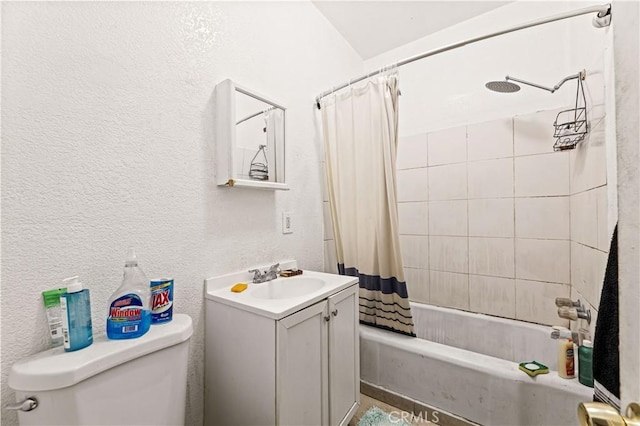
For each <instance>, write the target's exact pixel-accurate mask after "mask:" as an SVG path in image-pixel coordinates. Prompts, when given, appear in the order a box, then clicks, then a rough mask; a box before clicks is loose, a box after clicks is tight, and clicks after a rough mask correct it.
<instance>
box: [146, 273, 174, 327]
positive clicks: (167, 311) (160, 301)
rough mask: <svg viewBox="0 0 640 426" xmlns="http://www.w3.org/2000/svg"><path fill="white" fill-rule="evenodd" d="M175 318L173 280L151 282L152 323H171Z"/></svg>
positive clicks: (164, 279)
mask: <svg viewBox="0 0 640 426" xmlns="http://www.w3.org/2000/svg"><path fill="white" fill-rule="evenodd" d="M172 318H173V279H170V278H163V279H157V280H151V323H152V324H158V323H162V322H169V321H171V319H172Z"/></svg>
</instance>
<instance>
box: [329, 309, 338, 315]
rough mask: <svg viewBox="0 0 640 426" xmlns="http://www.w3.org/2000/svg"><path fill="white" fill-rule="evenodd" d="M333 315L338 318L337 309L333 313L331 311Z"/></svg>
mask: <svg viewBox="0 0 640 426" xmlns="http://www.w3.org/2000/svg"><path fill="white" fill-rule="evenodd" d="M331 314H332V315H333V316H334V317H337V316H338V310H337V309H334V310H333V311H331Z"/></svg>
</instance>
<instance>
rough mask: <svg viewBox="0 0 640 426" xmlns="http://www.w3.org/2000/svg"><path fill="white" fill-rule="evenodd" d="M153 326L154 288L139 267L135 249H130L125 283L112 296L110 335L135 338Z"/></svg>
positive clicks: (109, 320) (125, 271)
mask: <svg viewBox="0 0 640 426" xmlns="http://www.w3.org/2000/svg"><path fill="white" fill-rule="evenodd" d="M149 327H151V291H150V289H149V280H148V279H147V277H146V276H145V275H144V272H142V269H140V267H139V266H138V259H137V258H136V254H135V251H134V250H133V249H129V254H128V255H127V260H126V262H125V264H124V278H123V280H122V285H121V286H120V287H118V289H117V290H116V291H115V293H113V294H112V295H111V297H110V298H109V313H108V314H107V337H108V338H109V339H133V338H136V337H140V336H142V335H144V334H145V333H146V332H147V331H149Z"/></svg>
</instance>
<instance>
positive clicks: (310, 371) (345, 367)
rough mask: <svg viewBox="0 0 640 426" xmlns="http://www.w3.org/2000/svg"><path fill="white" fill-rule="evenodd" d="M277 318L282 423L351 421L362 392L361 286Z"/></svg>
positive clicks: (280, 418)
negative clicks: (359, 334) (360, 366)
mask: <svg viewBox="0 0 640 426" xmlns="http://www.w3.org/2000/svg"><path fill="white" fill-rule="evenodd" d="M277 323H278V324H277V330H276V340H277V342H276V351H277V359H276V372H277V383H276V401H277V406H276V411H277V423H278V424H283V425H327V424H329V425H342V424H347V423H348V422H349V420H350V419H351V417H352V416H353V413H354V412H355V410H357V408H358V404H359V395H360V389H359V385H360V371H359V356H360V355H359V350H358V345H359V336H358V298H357V286H351V287H349V288H347V289H345V290H342V291H341V292H339V293H337V294H334V295H332V296H330V297H329V298H328V299H327V300H324V301H322V302H319V303H316V304H315V305H312V306H310V307H308V308H306V309H303V310H302V311H300V312H296V313H295V314H293V315H290V316H288V317H286V318H284V319H282V320H280V321H278V322H277ZM319 402H320V403H319Z"/></svg>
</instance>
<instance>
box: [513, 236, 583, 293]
mask: <svg viewBox="0 0 640 426" xmlns="http://www.w3.org/2000/svg"><path fill="white" fill-rule="evenodd" d="M516 278H522V279H525V280H533V281H550V282H555V283H563V284H569V283H570V282H571V243H570V242H569V241H563V240H525V239H520V238H516Z"/></svg>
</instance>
